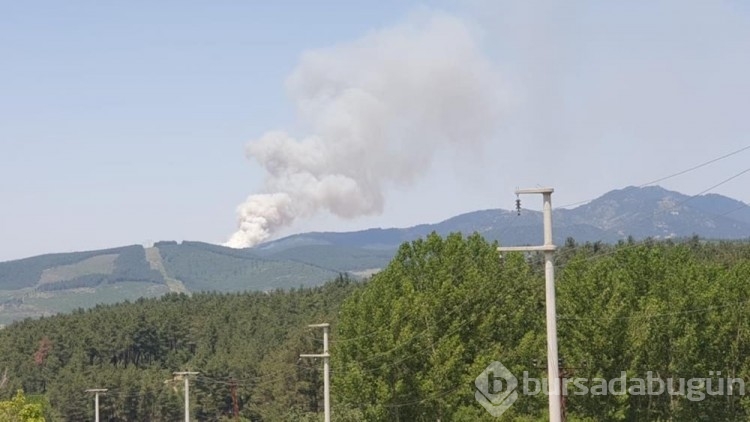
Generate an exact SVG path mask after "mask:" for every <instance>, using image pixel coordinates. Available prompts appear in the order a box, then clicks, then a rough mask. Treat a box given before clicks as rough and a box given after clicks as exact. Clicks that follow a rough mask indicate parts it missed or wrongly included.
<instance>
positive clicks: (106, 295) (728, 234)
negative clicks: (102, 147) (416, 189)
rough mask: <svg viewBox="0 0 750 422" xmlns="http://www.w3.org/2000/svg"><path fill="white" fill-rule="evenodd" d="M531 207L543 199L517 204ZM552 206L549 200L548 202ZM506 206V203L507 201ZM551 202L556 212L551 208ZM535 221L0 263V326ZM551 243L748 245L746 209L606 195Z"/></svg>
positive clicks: (509, 237) (562, 214) (380, 260)
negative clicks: (695, 239) (688, 240)
mask: <svg viewBox="0 0 750 422" xmlns="http://www.w3.org/2000/svg"><path fill="white" fill-rule="evenodd" d="M523 200H524V202H523V204H524V205H526V204H529V205H531V206H537V205H538V204H539V203H540V198H534V197H524V198H523ZM553 200H554V196H553ZM509 202H510V201H509ZM554 205H555V204H554V202H553V207H554ZM541 224H542V216H541V213H540V212H539V211H532V210H526V209H523V210H522V211H521V214H520V215H517V213H516V211H515V210H513V211H509V210H502V209H493V210H482V211H475V212H470V213H466V214H461V215H458V216H455V217H453V218H450V219H448V220H445V221H442V222H440V223H437V224H422V225H418V226H414V227H408V228H388V229H379V228H378V229H369V230H362V231H354V232H344V233H333V232H310V233H301V234H296V235H293V236H288V237H285V238H282V239H278V240H275V241H271V242H267V243H264V244H261V245H259V246H257V247H255V248H248V249H232V248H228V247H224V246H218V245H212V244H208V243H203V242H188V241H185V242H182V243H177V242H169V241H165V242H158V243H156V244H155V245H153V246H151V247H143V246H140V245H132V246H125V247H118V248H112V249H106V250H98V251H88V252H75V253H62V254H48V255H40V256H36V257H31V258H26V259H20V260H15V261H7V262H2V263H0V324H4V323H8V322H10V321H13V320H16V319H19V318H24V317H29V316H31V317H35V316H42V315H49V314H52V313H55V312H61V311H69V310H72V309H75V308H78V307H84V308H85V307H90V306H93V305H95V304H97V303H113V302H117V301H122V300H136V299H138V298H140V297H152V296H159V295H162V294H164V293H166V292H170V291H171V292H183V293H190V292H196V291H222V292H232V291H243V290H272V289H276V288H294V287H298V286H302V285H307V286H309V285H316V284H321V283H323V282H324V281H327V280H330V279H333V278H335V277H336V276H338V275H339V274H341V273H349V274H351V275H353V276H363V275H367V274H370V273H372V272H374V271H377V269H379V268H382V267H383V266H385V265H386V264H387V263H388V261H389V260H390V259H391V258H392V257H393V255H394V253H395V251H396V248H398V246H399V245H400V244H401V243H403V242H406V241H410V240H414V239H416V238H420V237H424V236H426V235H427V234H429V233H431V232H433V231H434V232H437V233H439V234H441V235H445V234H448V233H451V232H462V233H465V234H469V233H472V232H479V233H481V234H482V235H483V236H484V237H486V238H487V239H490V240H497V241H498V242H500V243H501V244H503V245H524V244H537V243H540V242H541V241H542V229H541ZM553 226H554V241H555V243H556V244H562V243H563V242H564V241H565V239H566V238H568V237H572V238H574V239H575V240H576V241H578V242H587V241H588V242H596V241H603V242H617V241H618V240H621V239H625V238H627V237H628V236H632V237H633V238H635V239H643V238H646V237H653V238H660V239H664V238H682V237H689V236H693V235H698V236H700V237H703V238H706V239H748V238H750V207H748V205H747V204H745V203H743V202H740V201H737V200H734V199H731V198H728V197H725V196H722V195H716V194H707V195H700V196H687V195H684V194H681V193H678V192H674V191H669V190H666V189H663V188H661V187H656V186H653V187H643V188H639V187H627V188H624V189H619V190H613V191H611V192H608V193H606V194H604V195H602V196H601V197H599V198H597V199H595V200H593V201H591V202H589V203H587V204H584V205H581V206H578V207H575V208H572V209H564V208H560V209H554V214H553Z"/></svg>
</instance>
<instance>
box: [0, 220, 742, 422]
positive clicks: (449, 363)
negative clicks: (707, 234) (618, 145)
mask: <svg viewBox="0 0 750 422" xmlns="http://www.w3.org/2000/svg"><path fill="white" fill-rule="evenodd" d="M496 248H497V244H496V243H489V242H487V241H486V240H485V239H483V238H482V237H481V236H479V235H476V234H475V235H471V236H468V237H464V236H462V235H460V234H453V235H449V236H447V237H440V236H438V235H436V234H432V235H429V236H427V237H426V238H424V239H421V240H416V241H413V242H409V243H405V244H403V245H402V246H401V247H400V248H399V250H398V252H397V254H396V256H395V257H394V259H393V260H392V261H391V262H390V264H389V265H388V266H387V267H385V268H384V269H383V270H382V271H381V272H379V273H378V274H376V275H375V276H373V277H372V278H370V279H369V280H365V281H354V280H351V279H349V278H348V277H346V276H345V275H341V276H339V277H338V278H336V279H334V280H331V281H330V282H328V283H326V284H324V285H322V286H319V287H304V288H296V289H290V290H278V291H273V292H252V293H251V292H248V293H218V292H206V293H197V294H193V295H192V296H188V295H184V294H176V293H171V294H167V295H165V296H162V297H160V298H156V299H141V300H138V301H136V302H125V303H120V304H116V305H100V306H96V307H94V308H92V309H88V310H78V311H75V312H72V313H70V314H64V315H57V316H53V317H45V318H41V319H27V320H24V321H19V322H15V323H13V324H10V325H9V326H7V327H6V328H5V329H2V330H0V421H6V420H7V421H16V420H18V421H42V420H46V421H82V420H93V418H94V399H93V396H92V395H91V394H89V393H87V392H86V390H87V389H93V388H106V389H108V391H107V392H106V393H105V394H103V395H101V396H100V398H99V400H100V418H101V420H102V421H175V420H182V418H183V411H184V410H183V403H184V401H183V400H184V396H183V394H184V391H183V384H184V380H183V379H181V378H179V377H178V376H175V375H174V374H173V373H174V372H176V371H195V372H198V374H197V375H194V376H191V377H190V378H189V379H188V382H189V385H190V390H189V397H190V412H191V417H192V419H191V420H199V421H233V420H242V421H264V422H276V421H281V422H284V421H290V422H291V421H295V422H297V421H302V422H305V421H322V420H323V419H322V411H323V375H322V362H321V361H320V360H317V359H301V358H300V357H299V355H300V354H303V353H320V352H321V351H322V340H321V338H322V335H321V332H320V330H319V329H314V328H308V327H307V326H308V324H313V323H320V322H329V323H331V326H332V327H331V337H330V346H331V371H332V374H331V380H332V390H331V398H332V406H333V417H332V420H333V421H337V422H338V421H341V422H344V421H404V422H407V421H408V422H411V421H443V422H445V421H459V422H464V421H465V422H469V421H480V422H481V421H497V420H508V421H511V420H517V421H537V420H542V421H543V420H545V419H546V418H547V396H545V395H543V394H537V395H520V396H519V398H518V400H517V401H516V402H515V403H514V404H513V405H512V406H511V407H510V408H509V409H508V410H507V412H505V413H504V414H503V415H502V416H501V417H500V418H495V417H493V416H491V415H490V414H489V413H487V411H485V409H484V408H483V407H482V406H480V405H479V404H478V403H477V402H476V400H475V392H476V387H475V384H474V380H475V378H477V376H478V375H479V374H481V373H482V371H483V370H484V369H485V368H486V367H487V366H488V365H489V364H490V363H491V362H493V361H500V362H502V363H503V364H504V365H505V366H506V367H507V368H508V369H509V370H510V371H511V372H512V373H513V374H515V375H516V376H518V377H519V378H520V377H521V374H524V373H527V374H528V375H529V376H530V377H543V376H545V374H546V367H545V363H546V332H545V317H544V315H545V299H544V298H545V296H544V266H543V256H541V255H539V254H536V253H531V254H523V253H504V254H503V255H502V256H501V255H499V254H498V252H497V250H496ZM555 266H556V291H557V320H558V338H559V353H560V358H561V373H562V374H563V375H564V376H565V377H569V378H575V377H580V378H587V379H593V378H597V377H600V378H606V379H614V378H617V377H619V376H620V375H621V374H622V373H623V372H624V373H626V374H627V376H628V377H643V378H646V376H647V374H648V373H652V374H655V375H654V376H658V377H660V378H664V379H666V378H668V377H673V378H678V377H684V378H696V377H700V378H710V377H712V376H714V375H716V376H717V378H718V377H732V378H737V379H742V380H748V381H750V318H749V317H750V308H749V306H750V284H749V283H748V278H749V276H750V244H749V243H748V242H709V241H704V240H701V239H698V238H692V239H686V240H684V241H679V242H678V241H654V240H645V241H642V242H635V241H633V240H632V239H630V240H628V241H622V242H620V243H618V244H615V245H607V244H602V243H584V244H577V243H576V242H575V241H574V240H573V239H568V241H567V242H566V243H565V245H563V246H562V247H560V248H559V249H558V251H557V252H556V254H555ZM718 374H720V375H718ZM748 387H750V386H748ZM700 388H701V389H702V391H705V392H709V391H710V390H707V389H706V386H702V387H700ZM740 392H744V391H740V390H739V389H737V390H736V391H735V393H734V394H731V395H729V394H722V395H710V394H705V395H704V396H705V397H704V398H703V399H701V400H695V398H694V397H693V399H691V398H690V397H688V395H686V394H679V391H678V392H675V394H668V393H664V394H661V395H655V396H646V395H636V394H622V395H594V394H588V395H569V396H566V397H565V399H564V413H565V416H566V420H568V421H685V420H711V421H734V420H747V419H748V418H750V401H749V400H748V399H747V397H746V396H745V395H744V394H740Z"/></svg>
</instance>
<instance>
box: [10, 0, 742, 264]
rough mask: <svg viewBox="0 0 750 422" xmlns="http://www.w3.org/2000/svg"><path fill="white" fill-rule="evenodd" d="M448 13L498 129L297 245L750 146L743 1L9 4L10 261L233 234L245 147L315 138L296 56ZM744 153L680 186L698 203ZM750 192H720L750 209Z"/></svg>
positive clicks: (305, 223)
mask: <svg viewBox="0 0 750 422" xmlns="http://www.w3.org/2000/svg"><path fill="white" fill-rule="evenodd" d="M435 11H441V13H446V14H450V15H454V16H456V17H457V18H458V19H461V20H463V21H465V22H467V25H469V26H470V27H471V28H472V30H473V31H475V33H476V36H477V40H478V43H479V45H481V48H482V52H483V54H485V55H486V57H487V60H489V61H491V62H492V63H493V68H494V69H495V70H496V71H497V73H498V75H499V77H500V79H501V81H502V87H503V102H504V111H503V117H502V121H501V122H500V123H499V124H500V126H501V127H500V129H499V130H498V132H497V133H496V136H495V138H493V139H492V140H490V141H489V142H487V143H486V144H485V145H484V146H483V147H482V148H481V151H480V152H478V153H477V154H474V155H472V154H468V155H467V156H466V157H461V158H460V159H458V160H455V156H454V154H453V153H452V152H451V151H450V150H439V151H436V154H435V159H434V161H433V162H432V164H431V166H430V168H429V169H428V171H426V172H425V173H424V174H423V175H421V177H419V178H418V179H417V180H416V181H415V182H414V183H412V184H409V185H398V186H388V187H387V191H386V203H385V209H384V212H383V213H382V214H380V215H374V216H367V217H362V218H357V219H352V220H342V219H340V218H337V217H334V216H331V215H326V214H325V213H323V214H321V215H317V216H313V217H311V218H306V219H300V220H298V221H297V222H296V223H295V224H294V225H293V226H292V227H290V228H287V229H286V230H285V231H284V232H282V234H284V233H292V232H295V231H300V230H350V229H356V228H366V227H373V226H383V227H386V226H404V225H411V224H416V223H420V222H435V221H439V220H441V219H443V218H447V217H450V216H452V215H455V214H457V213H460V212H466V211H471V210H476V209H482V208H497V207H504V208H509V207H511V206H512V202H513V199H514V198H513V195H512V190H513V189H514V187H516V186H536V185H552V186H554V187H555V188H556V191H557V193H556V194H555V196H556V198H555V201H556V203H557V204H565V203H570V202H575V201H579V200H584V199H591V198H593V197H595V196H598V195H600V194H602V193H604V192H606V191H608V190H611V189H615V188H621V187H624V186H627V185H634V184H635V185H637V184H641V183H644V182H647V181H649V180H652V179H656V178H658V177H660V176H664V175H667V174H670V173H673V172H676V171H679V170H682V169H685V168H688V167H690V166H692V165H695V164H698V163H700V162H702V161H705V160H707V159H710V158H713V157H717V156H720V155H722V154H724V153H728V152H731V151H733V150H736V149H739V148H741V147H743V146H745V145H748V144H750V136H748V134H750V119H747V117H746V116H747V110H749V109H750V82H748V78H747V75H748V74H750V48H749V47H750V11H749V10H748V6H747V4H746V3H745V2H739V1H736V2H716V1H706V2H691V1H687V2H685V1H679V2H677V1H673V2H646V1H643V2H595V1H591V2H501V1H497V2H496V1H465V2H454V1H441V2H407V1H379V2H356V1H317V2H307V1H277V2H259V1H258V2H255V1H243V2H241V1H216V2H191V1H179V2H177V1H161V2H143V1H133V2H94V1H66V2H58V1H33V2H4V3H3V4H2V6H0V57H2V65H1V66H0V198H2V199H1V201H2V202H1V203H2V207H0V260H7V259H16V258H21V257H25V256H30V255H35V254H40V253H47V252H63V251H71V250H86V249H95V248H102V247H110V246H118V245H123V244H133V243H143V242H148V241H156V240H165V239H170V240H171V239H174V240H182V239H190V240H203V241H209V242H216V243H221V242H223V241H225V240H226V239H227V237H228V236H229V235H230V234H231V233H232V232H233V231H234V230H235V228H236V216H235V208H236V207H237V205H238V204H240V203H241V202H242V201H243V200H244V199H245V198H246V197H247V196H248V195H250V194H253V193H256V192H258V191H259V190H261V189H262V188H263V180H264V177H265V175H264V171H263V169H262V168H260V167H259V166H258V165H257V164H256V163H255V162H253V161H250V160H248V159H247V158H246V157H245V152H244V149H245V146H246V144H247V143H248V142H249V141H251V140H253V139H257V138H258V137H259V136H260V135H261V134H262V133H264V132H266V131H268V130H272V129H287V130H290V131H292V132H295V131H303V130H304V128H303V127H302V126H301V125H300V123H299V119H298V118H297V114H296V110H295V107H294V104H292V103H291V101H290V100H289V97H288V96H287V92H286V90H285V81H286V80H287V77H288V76H289V75H290V73H291V72H292V71H294V69H295V68H296V67H297V66H298V63H299V60H300V57H301V55H302V54H304V53H305V52H307V51H310V50H316V49H321V48H328V47H331V46H336V45H339V44H341V43H347V42H351V41H354V40H357V39H359V38H361V37H363V36H365V35H367V34H370V33H372V32H373V31H377V30H380V29H382V28H388V27H392V26H394V25H398V24H400V23H402V22H404V21H408V20H409V19H411V18H410V16H413V15H414V14H419V13H422V14H424V13H428V14H429V13H434V12H435ZM748 155H750V153H747V152H746V153H743V154H738V155H737V156H735V157H732V158H730V159H727V160H724V161H722V162H720V163H717V164H714V165H712V166H708V167H706V168H704V169H701V170H700V171H696V172H693V173H690V174H688V175H685V176H682V177H679V178H675V179H672V180H670V181H668V182H665V183H664V186H665V187H667V188H672V189H676V190H679V191H682V192H684V193H687V194H693V193H697V192H700V191H702V190H703V189H705V188H708V187H709V186H711V185H714V184H716V183H718V182H719V181H721V180H723V179H725V178H727V177H729V176H731V175H733V174H736V173H738V172H740V171H742V170H744V169H745V168H747V167H748V166H749V165H748V164H747V163H750V160H748V158H750V157H749V156H748ZM747 184H748V178H747V177H741V178H738V179H736V180H734V181H733V182H731V183H727V184H726V185H723V186H721V187H720V188H717V189H716V190H715V192H717V193H722V194H726V195H729V196H732V197H735V198H737V199H740V200H743V201H745V202H750V193H748V190H747V189H746V186H747Z"/></svg>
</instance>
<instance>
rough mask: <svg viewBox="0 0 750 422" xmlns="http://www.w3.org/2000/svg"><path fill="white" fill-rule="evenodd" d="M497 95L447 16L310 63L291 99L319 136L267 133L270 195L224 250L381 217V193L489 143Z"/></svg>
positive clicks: (467, 35)
mask: <svg viewBox="0 0 750 422" xmlns="http://www.w3.org/2000/svg"><path fill="white" fill-rule="evenodd" d="M497 88H498V84H497V77H496V74H495V72H494V71H493V70H492V67H491V64H490V62H489V61H488V60H487V59H486V58H485V57H484V56H483V54H482V53H481V51H480V49H479V46H478V42H477V39H476V37H475V35H474V33H473V32H472V30H471V28H470V27H469V26H468V25H467V24H466V23H465V22H464V21H462V20H460V19H458V18H456V17H453V16H449V15H445V14H438V13H432V14H429V15H422V16H419V17H417V18H416V19H412V20H410V21H409V22H407V23H404V24H402V25H399V26H397V27H393V28H388V29H384V30H380V31H377V32H373V33H371V34H369V35H367V36H365V37H363V38H361V39H359V40H356V41H353V42H350V43H346V44H341V45H337V46H334V47H331V48H326V49H321V50H314V51H310V52H307V53H305V54H303V56H302V58H301V59H300V62H299V64H298V65H297V67H296V69H295V70H294V71H293V72H292V74H291V75H290V76H289V78H288V80H287V89H288V92H289V94H290V97H291V98H292V100H293V101H294V103H295V106H296V107H297V111H298V114H299V117H300V121H301V122H302V123H303V124H304V127H306V128H308V130H309V131H310V135H308V136H305V137H302V138H295V137H293V136H292V135H290V134H289V133H287V132H285V131H270V132H267V133H265V134H263V135H262V136H261V137H260V138H258V139H257V140H254V141H252V142H251V143H250V144H249V145H248V147H247V155H248V157H249V158H251V159H254V160H255V161H257V162H258V164H260V165H261V166H262V167H263V168H264V169H265V171H266V173H267V175H266V181H265V189H264V192H263V193H259V194H255V195H251V196H250V197H249V198H248V199H247V200H246V201H245V202H244V203H243V204H241V205H240V206H239V207H238V209H237V213H238V218H239V229H238V231H237V232H236V233H234V235H232V237H231V239H230V240H229V241H228V242H227V243H226V244H225V245H226V246H230V247H235V248H243V247H250V246H253V245H256V244H258V243H260V242H262V241H264V240H266V239H268V238H269V237H271V236H272V235H273V234H274V233H275V232H276V231H277V230H279V229H280V228H283V227H286V226H289V225H290V224H292V223H293V222H294V221H295V219H297V218H304V217H309V216H312V215H313V214H315V213H318V212H321V211H327V212H330V213H333V214H334V215H336V216H339V217H343V218H355V217H358V216H364V215H372V214H377V213H381V212H382V211H383V207H384V203H385V197H384V190H385V189H386V188H387V187H388V186H389V185H393V184H398V185H408V184H410V183H412V182H413V181H415V180H416V179H417V178H418V177H419V176H420V175H422V174H424V173H425V172H427V171H428V170H429V168H430V165H431V162H432V160H433V157H434V154H435V152H436V151H438V150H439V149H442V148H445V147H450V146H453V147H459V148H461V149H466V148H475V147H476V146H477V145H479V144H480V143H482V142H484V141H485V140H487V139H488V138H490V137H491V136H492V134H493V132H494V129H495V128H496V126H497V121H498V102H497V99H498V96H497V93H498V89H497Z"/></svg>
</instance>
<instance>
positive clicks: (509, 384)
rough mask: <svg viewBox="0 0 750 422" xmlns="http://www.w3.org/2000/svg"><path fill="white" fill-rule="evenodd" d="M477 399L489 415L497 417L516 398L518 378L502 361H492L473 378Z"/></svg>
mask: <svg viewBox="0 0 750 422" xmlns="http://www.w3.org/2000/svg"><path fill="white" fill-rule="evenodd" d="M474 385H476V386H477V391H476V392H475V393H474V398H476V399H477V401H478V402H479V404H481V405H482V406H483V407H484V408H485V409H487V411H488V412H489V413H490V415H492V416H494V417H499V416H500V415H502V414H503V413H504V412H505V411H506V410H508V408H509V407H510V406H511V405H513V403H515V401H516V400H518V392H517V391H516V387H518V380H517V379H516V377H515V376H514V375H513V374H512V373H511V372H510V371H509V370H508V368H506V367H505V366H504V365H503V364H502V363H500V362H498V361H494V362H492V363H491V364H490V365H489V366H488V367H487V368H486V369H485V370H484V371H483V372H482V373H481V374H479V376H478V377H477V378H476V379H475V380H474Z"/></svg>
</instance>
